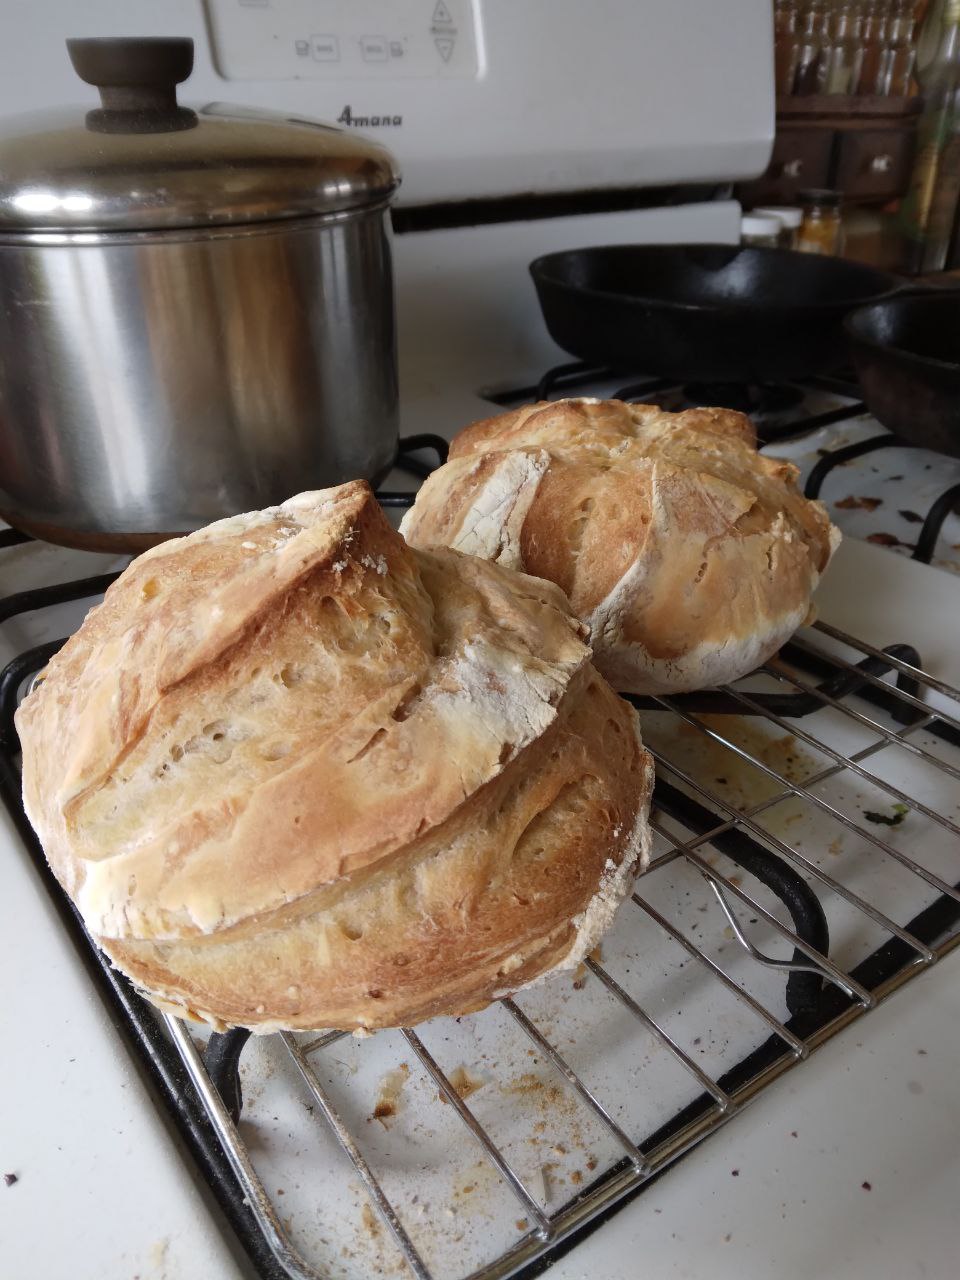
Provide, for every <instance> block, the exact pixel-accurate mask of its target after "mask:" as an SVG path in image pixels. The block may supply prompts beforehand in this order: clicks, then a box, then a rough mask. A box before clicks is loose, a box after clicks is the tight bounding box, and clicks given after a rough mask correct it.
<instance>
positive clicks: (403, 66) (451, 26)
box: [205, 0, 481, 80]
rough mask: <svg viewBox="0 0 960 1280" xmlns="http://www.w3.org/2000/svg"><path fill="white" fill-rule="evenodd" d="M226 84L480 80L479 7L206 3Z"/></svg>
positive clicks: (396, 1)
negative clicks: (429, 79)
mask: <svg viewBox="0 0 960 1280" xmlns="http://www.w3.org/2000/svg"><path fill="white" fill-rule="evenodd" d="M205 4H206V10H207V15H208V18H209V24H210V32H211V36H212V43H213V52H214V58H215V61H216V64H217V69H218V70H219V72H220V74H221V75H222V76H223V77H224V78H225V79H227V80H397V79H411V78H419V79H423V78H432V77H436V78H443V79H445V78H448V77H451V76H452V77H456V78H475V77H476V76H477V75H478V74H479V72H480V69H481V56H480V54H481V40H480V29H479V19H478V14H477V12H476V10H475V3H474V0H205Z"/></svg>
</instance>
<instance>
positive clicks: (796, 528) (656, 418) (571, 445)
mask: <svg viewBox="0 0 960 1280" xmlns="http://www.w3.org/2000/svg"><path fill="white" fill-rule="evenodd" d="M797 475H798V472H797V469H796V468H795V467H794V466H793V465H792V464H791V463H789V462H783V461H779V460H777V459H773V458H767V457H764V456H763V455H762V454H760V453H758V452H757V448H756V439H755V435H754V432H753V428H752V426H751V424H750V422H749V420H748V419H747V418H746V417H744V415H743V414H741V413H735V412H733V411H730V410H726V409H690V410H687V411H686V412H683V413H667V412H665V411H663V410H661V409H659V408H658V407H656V406H655V405H646V404H626V403H624V402H622V401H619V400H607V401H598V400H588V399H579V400H578V399H573V400H560V401H553V402H541V403H539V404H534V405H525V406H524V407H522V408H520V409H515V410H513V411H512V412H510V413H504V414H500V415H499V416H497V417H495V418H489V419H486V420H485V421H483V422H477V423H474V424H473V425H472V426H470V427H467V428H466V429H465V430H463V431H461V432H460V434H459V435H458V436H457V437H456V438H455V440H454V441H453V444H452V446H451V449H450V458H449V461H448V462H447V463H446V464H445V465H444V466H442V467H440V468H439V469H438V470H436V471H434V472H433V474H432V475H431V476H429V477H428V479H427V480H426V481H425V483H424V485H423V486H422V488H421V489H420V492H419V494H418V495H417V499H416V502H415V504H414V506H413V507H412V508H411V509H410V510H409V511H408V512H407V513H406V515H405V516H404V518H403V521H402V523H401V525H400V531H401V533H403V535H404V537H405V538H406V539H407V541H408V542H410V543H412V544H413V545H414V546H418V547H437V546H450V547H454V548H456V549H458V550H462V551H466V552H469V553H470V554H472V555H479V556H482V557H484V558H485V559H488V560H493V561H496V562H497V563H499V564H504V565H507V566H509V567H511V568H514V569H519V570H521V571H522V572H525V573H530V574H534V575H536V576H537V577H541V578H546V579H548V580H549V581H551V582H555V583H557V584H558V585H559V586H560V587H562V588H563V590H564V591H565V592H566V594H567V596H568V597H569V599H570V602H571V604H572V606H573V610H574V612H575V613H576V614H577V615H578V616H579V617H580V618H581V619H583V621H584V622H585V623H586V624H587V625H588V626H589V628H590V632H591V644H592V646H593V650H594V661H595V663H596V665H597V667H598V668H599V670H600V671H602V672H603V674H604V675H606V676H607V678H608V679H609V680H610V681H611V683H612V684H613V685H614V687H615V688H618V689H620V690H621V691H623V692H631V693H638V694H640V693H674V692H680V691H683V690H690V689H699V688H703V687H705V686H708V685H714V684H721V683H725V682H727V681H730V680H734V679H737V678H738V677H739V676H741V675H744V674H746V673H747V672H749V671H751V670H753V669H754V668H755V667H756V666H758V665H759V664H760V663H762V662H764V661H765V660H766V659H767V658H769V657H770V656H771V654H772V653H774V652H775V651H776V650H777V649H779V648H780V646H781V645H782V644H783V643H784V642H785V641H786V640H787V639H788V638H789V636H790V635H792V633H793V632H794V631H795V630H796V629H797V627H798V626H800V625H801V624H802V623H803V621H804V619H805V618H806V616H807V614H808V611H809V608H810V597H811V595H812V593H813V590H814V588H815V587H816V585H817V582H818V581H819V578H820V575H821V574H822V573H823V571H824V569H825V568H826V566H827V564H828V562H829V560H830V556H831V555H832V553H833V551H834V549H835V548H836V545H837V543H838V542H839V537H840V535H839V533H838V531H837V530H836V529H835V528H834V526H833V525H831V523H830V520H829V517H828V516H827V513H826V510H825V508H824V507H823V506H822V505H821V504H820V503H819V502H811V501H809V500H808V499H806V498H804V497H803V496H802V494H801V493H800V492H799V491H798V489H797V484H796V481H797Z"/></svg>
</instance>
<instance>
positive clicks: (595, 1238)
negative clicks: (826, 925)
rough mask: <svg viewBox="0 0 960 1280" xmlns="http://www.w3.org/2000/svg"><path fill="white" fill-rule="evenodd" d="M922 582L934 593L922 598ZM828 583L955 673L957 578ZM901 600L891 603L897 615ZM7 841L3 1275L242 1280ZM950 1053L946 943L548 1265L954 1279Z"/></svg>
mask: <svg viewBox="0 0 960 1280" xmlns="http://www.w3.org/2000/svg"><path fill="white" fill-rule="evenodd" d="M880 574H886V575H893V577H892V579H891V580H890V582H889V586H890V590H889V592H887V593H884V596H885V598H886V601H887V604H886V605H885V604H884V603H883V599H882V598H881V594H880V593H878V592H867V593H864V592H862V591H856V590H855V589H854V588H855V585H856V584H857V583H863V582H865V581H866V582H875V581H876V580H877V578H878V575H880ZM928 574H934V575H935V577H934V578H933V579H927V578H926V575H928ZM924 583H926V585H927V587H929V586H930V585H931V584H932V585H934V586H935V587H937V588H938V591H937V592H936V593H934V594H931V592H930V591H929V590H927V591H923V592H921V593H920V594H919V595H917V596H915V595H914V592H915V591H919V589H920V587H921V586H923V585H924ZM828 584H829V590H825V591H824V592H823V594H822V609H823V612H824V614H825V615H826V616H827V617H828V618H829V619H830V620H831V621H834V622H836V623H837V624H838V625H841V626H844V625H845V626H848V627H852V626H853V624H854V622H856V623H858V624H859V625H858V626H857V628H856V629H857V630H859V631H860V632H861V634H863V635H868V636H870V637H871V638H873V639H876V640H879V641H880V642H881V643H886V642H888V641H889V640H891V639H894V638H899V639H903V638H905V637H909V638H910V639H914V640H916V641H917V642H918V643H919V644H920V647H921V649H923V650H924V651H925V657H927V660H928V661H929V662H930V665H931V666H933V668H934V670H936V671H937V672H938V673H939V674H942V675H945V676H948V677H949V676H951V675H953V676H954V677H955V676H956V674H957V671H956V665H957V655H956V653H955V651H953V650H951V648H950V647H949V645H950V640H949V637H950V631H949V628H948V627H947V626H945V625H944V624H946V623H947V622H948V620H949V618H950V617H951V616H953V617H954V618H955V617H956V611H955V606H956V603H957V597H958V592H960V588H958V584H957V583H956V580H955V579H954V578H952V577H951V576H948V575H946V574H943V573H941V572H939V571H937V570H931V569H919V570H918V567H917V566H913V565H907V564H905V563H904V562H903V561H902V560H900V559H898V558H897V557H894V556H891V555H889V553H888V552H885V551H883V550H880V549H878V548H874V547H869V546H865V545H864V544H857V543H852V542H847V543H846V544H845V545H844V548H843V550H842V551H841V553H840V554H839V556H838V559H837V562H836V564H835V566H834V569H833V570H832V571H831V574H830V576H829V578H828ZM947 584H949V587H948V586H947ZM921 597H922V599H923V600H925V601H926V604H925V605H923V606H922V607H921V604H920V600H921ZM890 599H894V600H896V601H897V602H898V604H897V608H896V609H895V610H894V611H893V614H892V616H891V611H890V610H889V600H890ZM931 601H935V603H934V604H931V603H930V602H931ZM918 632H919V633H921V634H920V635H918ZM951 668H952V670H951ZM0 852H2V854H3V858H4V871H3V893H2V894H0V934H2V937H3V939H4V943H5V946H4V964H5V978H6V981H5V983H4V985H3V1001H2V1017H3V1024H4V1026H5V1028H6V1029H7V1034H6V1036H5V1039H4V1052H3V1053H2V1054H0V1173H15V1174H16V1175H17V1179H18V1180H17V1182H16V1183H15V1184H13V1185H12V1186H5V1185H3V1184H2V1183H0V1242H2V1243H0V1275H2V1276H3V1277H4V1280H6V1277H10V1280H20V1278H21V1277H27V1276H29V1277H31V1280H62V1278H66V1277H69V1278H70V1280H137V1278H139V1280H234V1278H235V1277H244V1276H248V1275H249V1274H250V1272H249V1271H248V1270H247V1268H246V1264H245V1263H244V1262H243V1260H242V1259H240V1258H239V1257H238V1255H237V1254H236V1252H235V1251H234V1247H233V1246H232V1244H231V1243H229V1242H228V1240H227V1238H226V1237H225V1235H224V1234H222V1233H221V1231H220V1229H219V1226H218V1225H217V1221H216V1219H215V1217H213V1216H211V1213H210V1212H209V1211H208V1206H207V1205H206V1203H205V1198H204V1196H203V1195H201V1192H200V1191H199V1190H198V1188H197V1186H196V1184H195V1181H194V1178H193V1175H192V1171H191V1169H190V1166H189V1164H188V1162H187V1160H186V1159H185V1158H183V1157H182V1156H181V1155H180V1153H179V1151H178V1149H177V1147H176V1145H175V1144H174V1142H173V1140H172V1138H171V1136H170V1134H169V1133H168V1131H167V1129H166V1126H165V1124H164V1123H163V1121H162V1120H161V1118H160V1117H159V1115H158V1114H157V1112H156V1110H155V1108H154V1107H153V1105H152V1103H151V1101H150V1098H149V1094H148V1093H147V1091H146V1089H145V1087H144V1085H143V1083H142V1082H141V1080H140V1079H139V1077H138V1075H137V1072H136V1070H135V1069H134V1068H133V1066H132V1064H131V1062H130V1061H129V1059H128V1058H127V1056H126V1053H125V1051H124V1049H123V1047H122V1045H121V1043H120V1041H119V1038H118V1036H117V1033H116V1032H115V1031H114V1029H113V1028H112V1026H111V1025H110V1023H109V1021H108V1019H107V1017H106V1015H105V1012H104V1010H103V1008H102V1006H101V1005H100V1003H99V1000H98V997H97V996H96V994H95V993H94V991H93V989H92V987H91V985H90V983H89V980H88V979H87V977H86V974H85V972H84V971H83V969H82V967H81V966H79V965H78V964H77V963H76V959H75V956H74V954H73V951H72V944H71V942H70V941H69V939H68V938H67V937H66V936H65V935H64V933H63V932H62V929H61V927H60V924H59V921H58V918H57V915H56V912H55V911H54V909H53V907H52V905H51V903H50V901H49V900H48V898H47V897H46V893H45V891H44V889H43V887H42V886H41V884H40V882H39V879H38V877H37V875H36V873H35V872H34V870H33V868H32V866H31V865H30V864H29V861H28V859H27V857H26V855H25V854H24V853H23V851H22V847H21V846H20V845H19V842H18V841H17V838H16V835H15V832H14V831H13V828H12V826H11V824H10V823H9V819H8V818H7V815H6V812H5V811H4V810H2V809H0ZM13 1029H15V1030H13ZM85 1045H86V1046H88V1048H87V1050H86V1052H85V1051H84V1048H83V1046H85ZM91 1045H96V1046H97V1051H95V1052H94V1051H91V1050H90V1048H89V1046H91ZM921 1050H924V1051H925V1052H923V1053H921V1052H920V1051H921ZM958 1061H960V958H958V956H957V953H953V954H951V955H950V956H948V957H947V958H946V959H945V960H944V961H943V962H942V963H941V964H940V965H939V966H937V967H936V968H934V969H933V970H932V971H931V972H929V973H926V974H923V975H921V976H920V977H919V978H918V979H917V980H916V981H915V982H912V983H910V984H909V985H908V986H907V987H906V988H904V989H902V990H901V991H899V992H898V993H897V994H895V995H894V996H892V997H891V999H890V1000H889V1001H888V1002H887V1004H885V1005H884V1006H882V1007H881V1008H879V1009H878V1010H876V1011H874V1012H872V1013H870V1014H869V1015H867V1016H866V1017H865V1018H863V1019H861V1020H860V1021H859V1022H857V1023H856V1024H854V1025H853V1026H851V1027H849V1028H848V1029H847V1030H846V1031H845V1032H843V1033H842V1034H841V1035H840V1036H839V1037H838V1038H837V1039H836V1040H833V1041H831V1042H830V1043H829V1044H828V1045H827V1046H826V1047H825V1048H823V1049H822V1050H820V1051H819V1052H818V1053H817V1054H815V1055H814V1057H813V1059H812V1060H811V1061H810V1062H808V1063H805V1064H801V1065H800V1066H799V1067H798V1068H797V1069H796V1070H794V1071H792V1072H791V1073H789V1075H788V1076H786V1077H785V1078H784V1079H782V1080H780V1081H779V1082H778V1083H777V1084H775V1085H774V1086H773V1087H772V1088H771V1089H770V1090H769V1091H767V1092H766V1093H765V1094H764V1095H763V1096H762V1097H761V1098H760V1099H759V1100H758V1101H757V1102H756V1103H755V1104H754V1105H753V1106H752V1107H751V1108H750V1109H749V1110H748V1111H747V1113H746V1114H745V1115H743V1116H739V1117H737V1118H735V1119H734V1120H733V1122H732V1123H731V1124H730V1125H728V1126H727V1127H726V1128H725V1129H724V1130H722V1131H721V1132H719V1133H717V1134H715V1135H713V1136H712V1137H710V1138H709V1139H708V1140H707V1141H706V1142H705V1143H704V1144H703V1145H702V1146H701V1147H699V1148H698V1149H697V1150H695V1151H694V1152H693V1153H692V1154H691V1155H689V1156H688V1157H687V1158H686V1159H685V1160H684V1161H682V1162H681V1164H680V1165H679V1166H678V1167H677V1168H675V1169H673V1170H671V1171H670V1172H668V1173H667V1174H666V1175H664V1176H663V1177H662V1178H661V1179H660V1180H659V1181H658V1182H657V1183H655V1184H654V1185H652V1186H650V1187H648V1188H647V1189H646V1190H645V1191H644V1192H643V1193H642V1194H641V1195H640V1196H639V1197H638V1198H637V1199H636V1200H635V1202H634V1203H633V1204H631V1205H629V1206H628V1207H626V1208H625V1209H623V1210H622V1211H621V1212H620V1213H619V1214H617V1215H616V1216H615V1217H614V1218H613V1219H612V1220H611V1221H610V1222H608V1223H607V1224H606V1225H605V1226H603V1227H602V1228H601V1229H600V1230H599V1231H597V1232H596V1233H594V1234H592V1235H591V1236H590V1237H589V1238H588V1240H587V1241H586V1242H584V1243H583V1244H581V1245H579V1246H578V1247H576V1248H575V1249H573V1250H572V1251H571V1252H569V1253H567V1254H566V1255H565V1256H564V1257H563V1258H562V1259H561V1260H560V1261H559V1262H558V1263H557V1264H556V1265H555V1266H554V1268H553V1269H552V1270H551V1272H550V1274H551V1276H552V1277H556V1280H580V1278H581V1277H589V1278H590V1280H597V1277H603V1278H604V1280H628V1278H629V1280H634V1277H639V1276H650V1277H656V1278H657V1280H660V1278H661V1277H691V1278H694V1280H699V1277H707V1276H709V1277H710V1278H711V1280H723V1278H724V1277H727V1276H729V1277H731V1280H732V1278H733V1277H737V1280H752V1278H756V1280H768V1278H769V1277H773V1276H777V1277H797V1278H798V1280H799V1278H800V1277H815V1276H830V1277H831V1280H854V1277H856V1278H858V1280H859V1278H863V1280H866V1278H867V1277H871V1280H872V1278H874V1277H897V1280H903V1278H906V1277H913V1276H917V1277H930V1278H932V1280H941V1278H942V1280H947V1277H953V1276H954V1275H955V1274H956V1259H957V1257H958V1256H960V1214H958V1204H960V1143H958V1135H960V1088H958V1086H957V1062H958ZM794 1134H795V1135H796V1136H793V1135H794ZM734 1169H736V1170H738V1173H737V1175H736V1176H734V1175H733V1172H732V1171H733V1170H734ZM864 1183H869V1190H868V1189H866V1188H865V1187H864V1185H863V1184H864Z"/></svg>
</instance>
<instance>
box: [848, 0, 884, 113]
mask: <svg viewBox="0 0 960 1280" xmlns="http://www.w3.org/2000/svg"><path fill="white" fill-rule="evenodd" d="M888 8H889V5H888V3H887V0H866V3H865V4H864V6H863V26H862V30H861V44H862V48H863V56H862V57H861V59H860V75H859V76H858V77H857V80H856V83H855V84H854V85H853V92H854V93H857V94H861V95H866V94H872V93H876V92H877V80H878V77H879V75H880V59H881V57H882V55H883V52H884V49H885V48H886V42H887V17H888V13H887V10H888Z"/></svg>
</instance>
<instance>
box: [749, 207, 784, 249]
mask: <svg viewBox="0 0 960 1280" xmlns="http://www.w3.org/2000/svg"><path fill="white" fill-rule="evenodd" d="M780 226H781V223H780V219H779V218H774V217H772V216H771V215H770V214H762V213H745V214H744V215H743V217H742V218H741V219H740V243H741V244H749V245H752V246H753V247H754V248H757V249H776V248H777V246H778V245H779V243H780Z"/></svg>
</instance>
